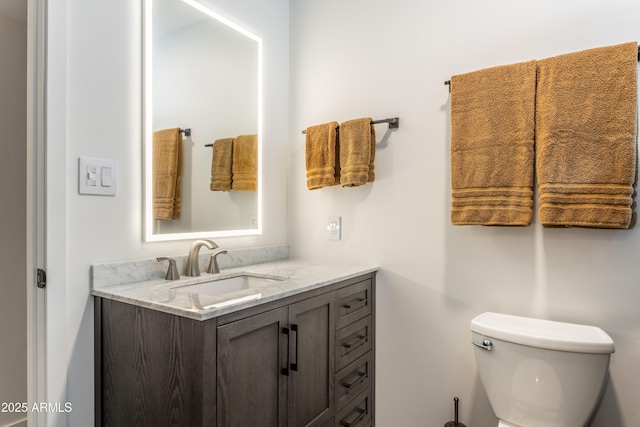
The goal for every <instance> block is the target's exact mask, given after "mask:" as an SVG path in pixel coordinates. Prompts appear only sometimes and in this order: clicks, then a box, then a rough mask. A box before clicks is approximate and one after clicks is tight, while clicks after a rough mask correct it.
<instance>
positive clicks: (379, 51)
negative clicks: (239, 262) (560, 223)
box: [288, 0, 640, 427]
mask: <svg viewBox="0 0 640 427" xmlns="http://www.w3.org/2000/svg"><path fill="white" fill-rule="evenodd" d="M290 13H291V93H292V97H291V123H290V135H291V141H290V151H291V155H290V166H289V174H290V176H289V191H288V194H289V211H288V218H289V221H290V228H289V244H290V248H291V253H292V255H293V256H297V257H308V258H314V259H325V260H337V261H340V260H344V261H363V262H373V263H377V264H378V265H379V266H380V268H381V270H380V272H379V275H378V279H379V280H378V317H377V327H378V335H377V344H378V348H377V352H376V355H377V399H376V405H377V406H376V409H377V425H379V426H382V427H387V426H400V425H402V426H412V427H413V426H440V425H443V424H444V423H445V422H446V421H448V420H451V419H452V406H453V402H452V398H453V396H455V395H457V396H459V397H460V398H461V416H462V419H461V421H463V422H465V423H466V424H467V425H473V426H475V427H489V426H495V425H496V421H495V418H494V416H493V413H492V411H491V408H490V406H489V403H488V400H487V397H486V395H485V393H484V391H483V388H482V385H481V384H480V382H479V378H478V375H477V371H476V367H475V361H474V359H473V353H472V348H471V345H470V343H469V341H470V332H469V321H470V320H471V318H473V317H474V316H475V315H476V314H479V313H481V312H484V311H489V310H493V311H499V312H506V313H512V314H520V315H530V316H542V317H548V318H552V319H557V320H561V321H572V322H578V323H587V324H595V325H598V326H600V327H602V328H603V329H605V330H606V331H607V332H608V333H609V334H610V335H611V336H612V337H613V339H614V340H615V343H616V353H615V354H614V356H613V358H612V361H611V369H610V371H611V378H610V381H609V383H608V386H607V389H606V393H605V395H604V400H603V402H602V405H601V408H600V411H599V412H598V414H597V416H596V419H595V422H594V426H596V427H609V426H637V425H639V424H640V407H639V406H638V405H637V397H636V396H637V395H638V393H639V392H640V370H638V369H637V360H638V354H639V352H640V335H639V333H638V330H639V329H638V326H639V324H640V314H639V313H640V312H639V311H638V309H637V304H638V301H640V286H639V285H640V278H639V277H640V262H638V257H639V255H638V254H639V253H640V230H639V229H635V230H631V231H607V230H586V229H543V228H542V227H541V226H540V225H539V223H537V222H535V225H534V226H532V227H529V228H504V227H494V228H483V227H472V226H470V227H453V226H452V225H451V223H450V219H449V209H450V202H451V199H450V191H451V190H450V188H451V183H450V169H449V141H450V130H449V129H450V116H449V108H450V105H449V94H448V90H447V87H446V86H444V81H445V80H448V79H449V78H450V76H451V75H454V74H459V73H465V72H470V71H474V70H478V69H482V68H486V67H490V66H496V65H502V64H509V63H514V62H520V61H526V60H531V59H542V58H545V57H549V56H553V55H557V54H562V53H569V52H573V51H577V50H582V49H588V48H591V47H597V46H605V45H611V44H616V43H623V42H626V41H632V40H638V39H640V31H639V30H638V24H637V17H638V16H640V4H639V3H637V2H634V1H631V0H625V1H623V0H616V1H609V2H602V1H595V0H589V1H582V0H580V1H578V0H572V1H565V2H556V1H551V0H542V1H532V0H524V1H519V2H513V1H508V0H490V1H488V2H486V1H485V2H478V1H475V0H455V1H449V2H434V1H431V2H425V1H416V0H396V1H394V2H389V1H383V0H352V1H349V2H343V1H338V0H306V1H293V2H291V9H290ZM363 116H372V117H374V118H387V117H394V116H398V117H400V129H399V130H398V131H396V132H392V133H391V134H389V135H387V136H388V138H387V137H385V136H384V134H385V126H381V125H380V126H378V127H377V128H376V130H377V132H378V140H381V139H384V141H383V142H382V143H381V144H380V145H379V146H378V152H377V155H376V173H377V178H376V181H375V183H373V184H372V185H371V184H369V185H366V186H363V187H359V188H350V189H346V188H327V189H321V190H314V191H308V190H306V187H305V171H304V137H303V135H301V134H300V131H301V130H302V129H305V128H306V127H307V126H308V125H312V124H317V123H323V122H326V121H330V120H337V121H342V120H347V119H351V118H356V117H363ZM328 215H341V216H342V224H343V239H342V241H339V242H335V241H328V240H327V236H326V231H325V226H326V221H327V216H328Z"/></svg>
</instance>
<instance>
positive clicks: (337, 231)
mask: <svg viewBox="0 0 640 427" xmlns="http://www.w3.org/2000/svg"><path fill="white" fill-rule="evenodd" d="M327 232H328V233H329V240H340V239H341V238H342V219H341V218H340V217H339V216H330V217H329V221H328V223H327Z"/></svg>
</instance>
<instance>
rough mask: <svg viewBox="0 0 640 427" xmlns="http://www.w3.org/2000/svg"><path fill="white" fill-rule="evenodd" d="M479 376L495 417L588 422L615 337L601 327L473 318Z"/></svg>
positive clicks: (566, 426) (569, 425)
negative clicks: (485, 343)
mask: <svg viewBox="0 0 640 427" xmlns="http://www.w3.org/2000/svg"><path fill="white" fill-rule="evenodd" d="M471 333H472V341H473V342H475V343H482V342H483V341H485V340H489V341H490V347H491V349H490V350H489V349H488V348H489V345H485V346H480V347H479V346H474V351H475V356H476V363H477V365H478V372H479V375H480V379H481V381H482V384H483V386H484V389H485V391H486V392H487V396H488V398H489V401H490V402H491V405H492V407H493V410H494V412H495V413H496V416H497V417H498V418H500V419H501V420H503V421H507V422H508V423H511V424H514V425H516V426H523V427H576V426H585V425H587V423H588V422H589V420H590V419H591V418H592V416H593V414H594V413H595V409H596V408H597V405H598V403H599V401H600V398H601V396H602V392H603V391H604V385H605V383H606V379H607V374H608V367H609V359H610V356H611V353H613V352H614V351H615V349H614V344H613V340H612V339H611V337H609V335H607V334H606V333H605V332H604V331H603V330H602V329H600V328H597V327H593V326H586V325H577V324H571V323H562V322H554V321H549V320H541V319H532V318H527V317H519V316H511V315H506V314H499V313H483V314H481V315H479V316H477V317H475V318H474V319H473V320H472V321H471Z"/></svg>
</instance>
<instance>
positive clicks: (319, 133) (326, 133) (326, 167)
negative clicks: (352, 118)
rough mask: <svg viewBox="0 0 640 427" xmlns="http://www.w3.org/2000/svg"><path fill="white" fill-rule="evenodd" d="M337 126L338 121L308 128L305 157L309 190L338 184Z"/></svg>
mask: <svg viewBox="0 0 640 427" xmlns="http://www.w3.org/2000/svg"><path fill="white" fill-rule="evenodd" d="M337 127H338V122H329V123H323V124H321V125H316V126H310V127H308V128H307V131H306V141H305V157H306V168H307V188H308V189H309V190H315V189H317V188H322V187H328V186H332V185H334V184H336V162H337V159H338V157H337V156H336V147H337V144H338V141H337V138H338V137H337V132H336V128H337Z"/></svg>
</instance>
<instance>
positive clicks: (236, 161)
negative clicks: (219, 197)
mask: <svg viewBox="0 0 640 427" xmlns="http://www.w3.org/2000/svg"><path fill="white" fill-rule="evenodd" d="M231 169H232V173H233V177H232V183H231V188H232V189H233V190H241V191H257V189H258V135H240V136H237V137H236V138H235V139H234V140H233V165H232V167H231Z"/></svg>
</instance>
